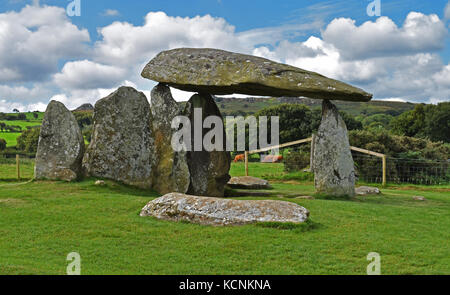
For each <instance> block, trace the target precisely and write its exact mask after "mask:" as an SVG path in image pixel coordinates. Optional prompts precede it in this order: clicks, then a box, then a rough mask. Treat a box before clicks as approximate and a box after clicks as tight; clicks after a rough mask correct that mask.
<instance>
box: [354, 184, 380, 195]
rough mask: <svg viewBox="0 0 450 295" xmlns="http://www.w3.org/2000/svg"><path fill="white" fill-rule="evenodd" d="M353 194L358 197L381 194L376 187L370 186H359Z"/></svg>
mask: <svg viewBox="0 0 450 295" xmlns="http://www.w3.org/2000/svg"><path fill="white" fill-rule="evenodd" d="M355 193H356V194H357V195H359V196H365V195H379V194H381V192H380V190H379V189H378V188H377V187H370V186H360V187H357V188H356V189H355Z"/></svg>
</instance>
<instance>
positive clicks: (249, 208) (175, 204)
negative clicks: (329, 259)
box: [140, 193, 309, 226]
mask: <svg viewBox="0 0 450 295" xmlns="http://www.w3.org/2000/svg"><path fill="white" fill-rule="evenodd" d="M140 215H141V216H153V217H156V218H159V219H164V220H171V221H189V222H193V223H199V224H204V225H215V226H223V225H242V224H248V223H255V222H293V223H302V222H305V221H306V220H307V219H308V217H309V211H308V210H307V209H305V208H304V207H302V206H299V205H297V204H295V203H291V202H284V201H274V200H256V201H254V200H231V199H220V198H210V197H197V196H190V195H185V194H181V193H169V194H167V195H164V196H162V197H160V198H158V199H155V200H153V201H151V202H149V203H148V204H147V205H146V206H145V207H144V208H143V209H142V211H141V213H140Z"/></svg>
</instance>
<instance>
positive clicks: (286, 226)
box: [255, 219, 324, 232]
mask: <svg viewBox="0 0 450 295" xmlns="http://www.w3.org/2000/svg"><path fill="white" fill-rule="evenodd" d="M255 225H256V226H258V227H263V228H273V229H278V230H292V231H295V232H308V231H312V230H318V229H322V228H324V225H322V224H320V223H317V222H314V221H312V220H311V219H308V220H307V221H305V222H303V223H293V222H273V221H271V222H257V223H255Z"/></svg>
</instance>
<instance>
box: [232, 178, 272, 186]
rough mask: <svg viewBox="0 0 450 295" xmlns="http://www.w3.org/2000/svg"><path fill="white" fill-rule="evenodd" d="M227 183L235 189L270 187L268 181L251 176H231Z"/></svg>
mask: <svg viewBox="0 0 450 295" xmlns="http://www.w3.org/2000/svg"><path fill="white" fill-rule="evenodd" d="M227 185H228V186H229V187H231V188H236V189H270V188H271V186H270V184H269V182H268V181H267V180H265V179H261V178H256V177H253V176H239V177H232V178H231V179H230V181H228V183H227Z"/></svg>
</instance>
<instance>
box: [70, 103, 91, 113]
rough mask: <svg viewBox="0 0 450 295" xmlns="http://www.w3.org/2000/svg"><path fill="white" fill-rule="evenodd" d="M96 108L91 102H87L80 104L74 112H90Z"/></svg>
mask: <svg viewBox="0 0 450 295" xmlns="http://www.w3.org/2000/svg"><path fill="white" fill-rule="evenodd" d="M93 110H94V106H93V105H92V104H90V103H85V104H83V105H81V106H79V107H78V108H76V109H75V110H73V111H74V112H86V111H87V112H89V111H93Z"/></svg>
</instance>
